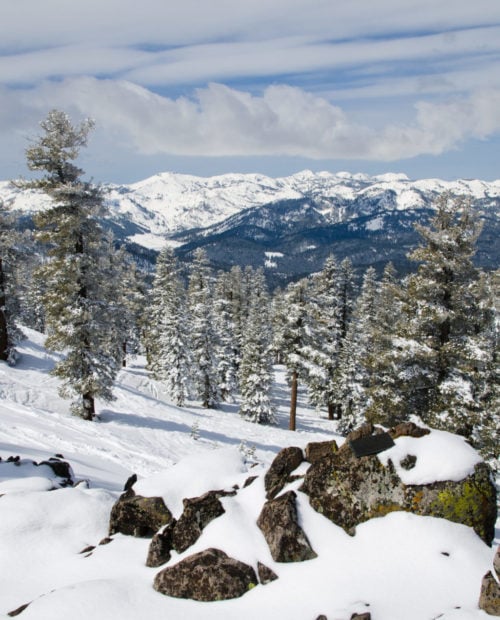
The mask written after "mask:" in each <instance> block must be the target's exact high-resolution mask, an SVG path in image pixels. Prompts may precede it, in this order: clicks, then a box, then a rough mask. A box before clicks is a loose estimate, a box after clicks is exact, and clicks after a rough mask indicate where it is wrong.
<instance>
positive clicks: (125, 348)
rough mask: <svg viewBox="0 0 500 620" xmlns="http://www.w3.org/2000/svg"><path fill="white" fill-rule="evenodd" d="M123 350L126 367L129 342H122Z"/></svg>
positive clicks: (123, 360)
mask: <svg viewBox="0 0 500 620" xmlns="http://www.w3.org/2000/svg"><path fill="white" fill-rule="evenodd" d="M122 350H123V359H122V368H126V366H127V343H126V342H124V343H123V344H122Z"/></svg>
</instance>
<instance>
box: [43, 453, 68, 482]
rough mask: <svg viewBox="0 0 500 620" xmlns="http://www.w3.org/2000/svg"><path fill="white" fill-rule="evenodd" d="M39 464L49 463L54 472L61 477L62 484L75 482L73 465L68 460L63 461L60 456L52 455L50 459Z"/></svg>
mask: <svg viewBox="0 0 500 620" xmlns="http://www.w3.org/2000/svg"><path fill="white" fill-rule="evenodd" d="M38 465H39V466H40V465H47V466H48V467H50V468H51V469H52V471H53V472H54V474H55V475H56V476H57V477H58V478H61V482H60V486H62V487H72V486H73V484H74V482H75V479H74V474H73V470H72V469H71V465H70V464H69V463H67V462H66V461H61V460H59V459H58V458H55V457H51V458H50V459H49V460H48V461H42V462H41V463H38Z"/></svg>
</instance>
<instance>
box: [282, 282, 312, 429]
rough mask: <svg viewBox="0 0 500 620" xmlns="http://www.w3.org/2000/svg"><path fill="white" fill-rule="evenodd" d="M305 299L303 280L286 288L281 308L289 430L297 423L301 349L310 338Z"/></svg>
mask: <svg viewBox="0 0 500 620" xmlns="http://www.w3.org/2000/svg"><path fill="white" fill-rule="evenodd" d="M307 299H308V281H307V280H301V281H299V282H296V283H293V284H291V285H289V286H288V287H287V291H286V293H285V298H284V305H283V308H284V310H285V312H286V314H285V316H284V317H283V328H282V335H281V338H282V341H281V350H282V353H283V361H284V363H285V365H286V367H287V371H288V380H289V383H290V387H291V393H290V421H289V430H291V431H294V430H296V424H297V396H298V385H299V378H304V376H305V373H306V361H305V358H304V349H305V347H306V346H307V344H308V342H309V336H310V329H309V314H308V307H307Z"/></svg>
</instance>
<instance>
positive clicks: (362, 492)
mask: <svg viewBox="0 0 500 620" xmlns="http://www.w3.org/2000/svg"><path fill="white" fill-rule="evenodd" d="M396 428H399V430H398V431H396V432H401V431H402V430H403V429H402V425H399V427H396ZM405 428H406V432H411V433H419V432H420V431H418V430H415V428H413V427H412V426H411V425H406V427H405ZM424 430H425V429H424ZM370 431H371V432H372V433H373V434H377V433H381V431H380V430H379V429H374V427H373V426H372V425H371V424H365V425H363V426H362V427H361V428H360V429H357V430H356V431H353V432H352V433H351V434H350V435H349V436H348V437H347V440H346V443H345V444H344V445H342V446H341V448H339V450H338V451H337V452H336V453H332V454H329V455H325V456H324V457H323V458H322V459H321V460H319V461H316V462H314V463H312V464H311V466H310V468H309V469H308V471H307V473H306V475H305V478H304V483H303V485H302V487H301V491H303V492H304V493H306V494H307V495H308V496H309V501H310V503H311V506H312V507H313V508H314V509H315V510H317V511H318V512H320V513H321V514H323V515H324V516H325V517H327V518H328V519H330V520H331V521H333V523H335V524H337V525H340V526H341V527H343V528H344V529H345V530H346V531H347V532H348V533H349V534H354V531H355V528H356V525H358V524H359V523H363V522H364V521H368V520H369V519H372V518H374V517H381V516H384V515H386V514H388V513H390V512H393V511H397V510H403V511H407V512H413V513H414V514H417V515H425V516H432V517H441V518H444V519H448V520H450V521H454V522H455V523H462V524H464V525H468V526H470V527H472V528H473V529H474V530H475V532H476V533H477V534H478V535H479V536H480V537H481V538H482V539H483V540H484V541H485V542H486V543H487V544H488V545H489V544H491V542H492V540H493V537H494V526H495V520H496V490H495V487H494V485H493V483H492V481H491V476H490V470H489V468H488V466H487V465H486V464H485V463H479V464H477V465H476V467H475V470H474V473H473V474H471V475H470V476H468V477H467V478H465V479H464V480H461V481H459V482H453V481H444V482H434V483H432V484H427V485H405V484H403V482H402V481H401V479H400V478H399V476H398V474H397V473H396V470H395V468H394V466H393V464H392V463H391V461H389V462H388V464H387V466H384V465H383V464H382V463H381V461H380V460H379V458H378V457H377V456H376V455H375V454H373V455H367V456H361V457H357V456H356V454H355V453H354V452H353V450H352V449H351V448H350V445H349V442H351V443H352V442H355V441H356V440H359V439H361V438H365V437H368V436H369V432H370ZM412 436H415V435H412ZM403 460H404V463H405V465H406V467H408V468H411V467H412V466H414V464H415V460H414V458H412V456H411V455H408V457H407V458H406V459H403Z"/></svg>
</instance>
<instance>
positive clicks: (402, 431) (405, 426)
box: [389, 422, 430, 439]
mask: <svg viewBox="0 0 500 620" xmlns="http://www.w3.org/2000/svg"><path fill="white" fill-rule="evenodd" d="M429 433H430V430H429V429H428V428H422V427H421V426H417V425H416V424H415V423H414V422H401V424H397V425H396V426H393V427H392V428H391V429H389V434H390V436H391V437H392V438H393V439H397V438H398V437H417V438H418V437H423V436H424V435H428V434H429Z"/></svg>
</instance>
